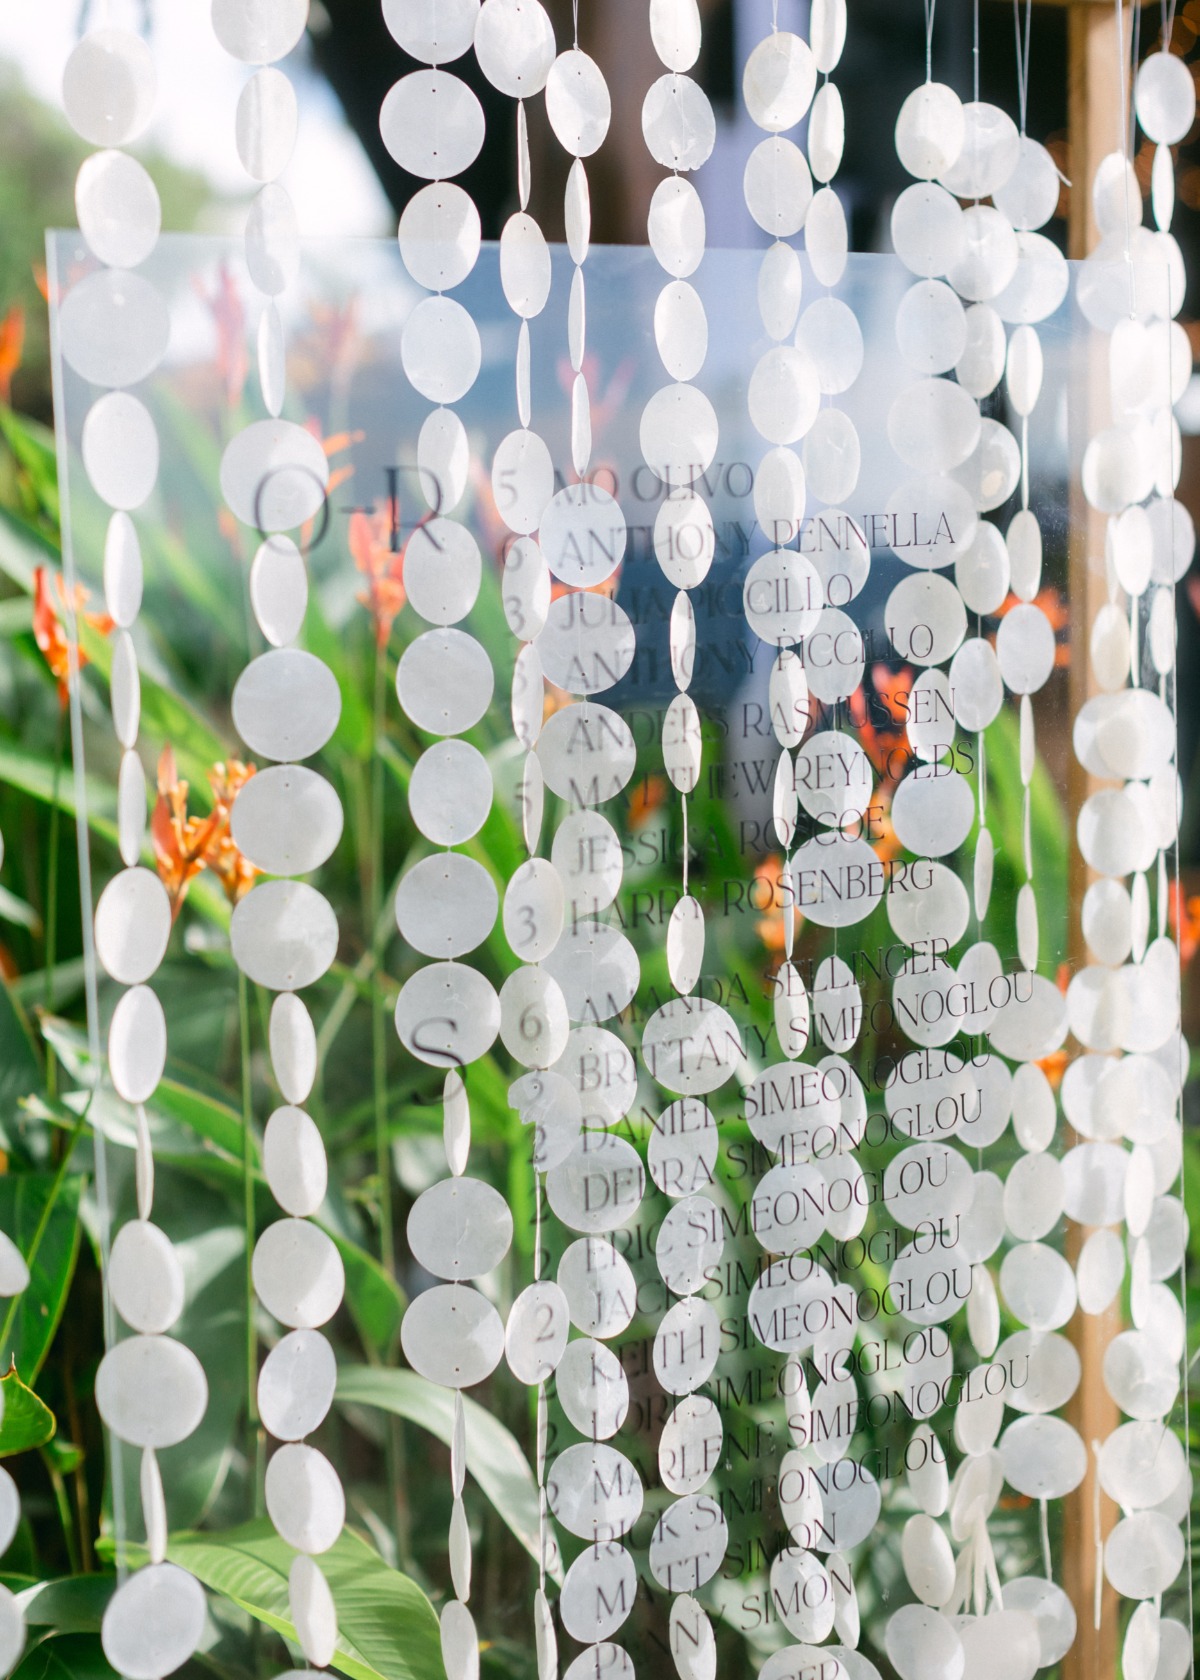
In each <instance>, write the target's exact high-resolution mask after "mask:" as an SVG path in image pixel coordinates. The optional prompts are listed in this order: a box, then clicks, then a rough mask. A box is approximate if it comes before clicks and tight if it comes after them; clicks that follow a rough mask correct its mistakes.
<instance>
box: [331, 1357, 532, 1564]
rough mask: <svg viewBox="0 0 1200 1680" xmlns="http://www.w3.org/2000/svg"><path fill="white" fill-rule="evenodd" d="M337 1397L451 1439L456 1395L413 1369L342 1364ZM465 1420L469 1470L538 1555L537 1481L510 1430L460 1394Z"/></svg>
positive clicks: (505, 1519) (507, 1520)
mask: <svg viewBox="0 0 1200 1680" xmlns="http://www.w3.org/2000/svg"><path fill="white" fill-rule="evenodd" d="M337 1398H338V1399H339V1400H340V1401H342V1403H343V1404H344V1405H353V1406H376V1407H378V1408H379V1410H380V1411H383V1412H393V1413H394V1414H395V1415H396V1416H397V1417H402V1418H407V1419H408V1421H409V1422H410V1423H415V1424H419V1425H420V1427H421V1428H422V1429H428V1430H429V1432H430V1434H431V1435H436V1436H437V1438H438V1440H439V1441H443V1442H444V1443H445V1444H446V1445H447V1446H449V1445H450V1443H451V1441H452V1439H453V1436H454V1396H453V1394H452V1393H451V1392H450V1390H449V1389H448V1388H438V1387H437V1385H436V1384H435V1383H431V1382H427V1381H426V1379H425V1378H424V1377H422V1376H418V1375H417V1373H416V1372H415V1371H396V1370H386V1371H384V1370H377V1369H376V1368H375V1367H373V1366H369V1365H343V1366H342V1368H341V1370H340V1371H339V1372H338V1385H337ZM463 1408H464V1411H465V1413H466V1422H467V1469H468V1470H469V1471H470V1472H471V1474H472V1476H474V1478H475V1480H476V1482H478V1484H479V1487H480V1489H481V1490H482V1492H483V1493H484V1494H486V1496H487V1498H488V1499H489V1500H490V1501H491V1503H492V1504H493V1505H494V1506H495V1508H496V1511H497V1513H498V1514H499V1516H500V1517H501V1518H502V1519H503V1520H504V1522H505V1523H506V1524H507V1525H508V1527H509V1528H510V1529H511V1530H512V1532H513V1533H514V1534H515V1535H516V1537H517V1539H518V1540H519V1541H520V1542H521V1544H522V1545H523V1546H524V1547H525V1550H526V1551H527V1552H528V1553H529V1555H530V1556H531V1557H533V1558H536V1557H537V1556H538V1532H539V1525H538V1495H537V1483H536V1482H535V1481H534V1478H533V1471H532V1470H531V1469H530V1468H529V1461H528V1460H527V1459H526V1457H525V1454H524V1453H523V1452H522V1451H521V1448H520V1445H519V1443H518V1441H517V1439H516V1437H515V1436H514V1435H513V1434H512V1432H511V1431H510V1430H508V1429H506V1428H505V1427H504V1425H503V1424H502V1423H500V1422H498V1421H497V1419H496V1418H494V1417H493V1416H492V1415H491V1413H490V1412H486V1411H485V1410H484V1409H483V1407H482V1406H481V1405H479V1404H478V1402H477V1401H475V1400H468V1399H467V1398H466V1396H465V1395H464V1396H463Z"/></svg>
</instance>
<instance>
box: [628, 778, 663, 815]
mask: <svg viewBox="0 0 1200 1680" xmlns="http://www.w3.org/2000/svg"><path fill="white" fill-rule="evenodd" d="M666 797H667V778H666V777H665V776H643V777H642V779H641V781H640V782H639V783H638V784H637V786H636V787H635V788H634V790H633V793H632V794H631V795H630V799H629V820H630V822H631V823H632V824H633V826H634V827H635V828H638V827H640V826H641V824H642V823H644V822H645V821H646V819H647V817H650V816H652V815H653V814H654V812H655V811H657V810H658V808H659V806H660V805H661V804H663V802H664V801H665V800H666Z"/></svg>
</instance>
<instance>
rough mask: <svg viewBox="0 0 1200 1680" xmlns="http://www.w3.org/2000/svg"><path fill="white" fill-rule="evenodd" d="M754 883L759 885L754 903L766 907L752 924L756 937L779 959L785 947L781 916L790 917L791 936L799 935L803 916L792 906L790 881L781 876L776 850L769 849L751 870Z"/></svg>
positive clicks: (780, 856) (781, 871)
mask: <svg viewBox="0 0 1200 1680" xmlns="http://www.w3.org/2000/svg"><path fill="white" fill-rule="evenodd" d="M754 881H755V885H756V886H757V887H758V888H759V891H758V893H757V895H756V902H758V903H763V904H765V905H768V906H769V909H767V910H766V912H765V914H764V915H762V916H761V917H760V918H759V921H758V923H757V924H756V931H757V933H758V937H759V938H760V939H761V940H762V942H763V944H764V945H765V946H766V948H767V950H768V951H770V952H772V953H773V954H774V956H775V957H776V958H777V959H778V960H779V961H782V959H783V955H784V952H785V951H786V950H787V940H786V937H785V928H784V918H785V917H786V916H794V917H795V918H796V921H795V929H794V932H795V935H796V936H799V933H800V929H801V928H802V927H803V925H804V917H803V916H802V915H801V914H800V912H799V911H798V910H797V909H796V903H795V898H794V896H793V891H792V886H791V883H790V882H789V881H788V880H787V879H786V878H785V876H784V871H783V857H782V855H781V854H780V853H779V852H771V853H770V854H769V855H768V856H767V857H765V858H764V859H763V860H762V862H761V863H760V864H759V865H758V867H757V869H756V870H755V871H754Z"/></svg>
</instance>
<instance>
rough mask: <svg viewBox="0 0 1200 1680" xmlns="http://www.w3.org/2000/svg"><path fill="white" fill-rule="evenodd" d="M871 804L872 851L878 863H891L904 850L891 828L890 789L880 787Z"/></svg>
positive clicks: (885, 786)
mask: <svg viewBox="0 0 1200 1680" xmlns="http://www.w3.org/2000/svg"><path fill="white" fill-rule="evenodd" d="M871 804H872V805H873V806H875V807H876V810H874V811H872V813H871V817H870V823H871V847H872V850H873V851H874V853H875V856H876V857H877V858H878V859H879V861H880V863H891V862H892V860H893V859H894V858H898V857H899V856H900V853H901V852H902V851H903V850H904V848H903V846H902V845H901V844H900V838H899V836H898V835H897V833H896V830H895V828H894V827H893V826H892V789H891V788H890V787H888V786H887V785H886V784H885V785H884V786H882V787H881V788H880V790H879V793H878V795H877V796H876V798H875V799H873V800H872V801H871ZM877 813H878V814H877Z"/></svg>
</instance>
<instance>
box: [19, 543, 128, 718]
mask: <svg viewBox="0 0 1200 1680" xmlns="http://www.w3.org/2000/svg"><path fill="white" fill-rule="evenodd" d="M51 576H53V579H54V582H53V586H52V585H51V581H50V580H51ZM55 597H57V600H56V599H55ZM87 600H88V592H87V590H86V589H85V588H84V587H83V585H82V584H79V583H77V584H76V585H75V590H74V595H73V599H72V601H71V605H72V607H73V609H74V611H75V613H76V616H77V617H81V618H82V619H83V620H84V622H85V623H86V624H90V625H91V627H92V629H93V630H98V631H99V632H100V634H101V635H102V636H108V635H111V633H112V630H113V621H112V619H111V618H110V617H109V616H108V614H107V613H89V612H84V610H83V609H84V607H85V605H86V604H87ZM66 610H67V587H66V584H65V583H64V582H63V578H62V573H61V572H55V573H53V574H51V573H50V572H48V571H47V570H46V568H45V567H44V566H37V567H35V569H34V573H33V639H34V641H35V642H36V643H37V645H38V649H39V651H40V653H41V655H42V658H43V659H44V660H45V661H46V664H47V665H48V666H49V667H50V671H51V674H52V675H53V676H54V677H56V678H57V680H58V698H59V700H60V701H61V702H62V704H63V705H64V706H65V705H66V703H67V698H68V692H69V683H70V676H71V656H70V649H69V647H68V645H67V635H66V630H65V628H64V624H63V615H64V614H65V612H66ZM76 653H77V661H78V666H79V669H80V670H81V671H82V670H83V667H84V666H85V665H86V664H87V663H88V656H87V654H86V653H85V652H84V651H83V649H82V647H81V648H78V649H77V650H76Z"/></svg>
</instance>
